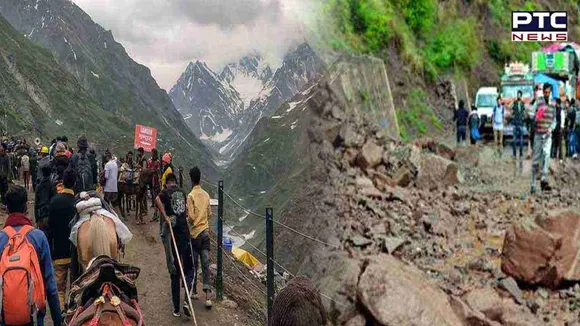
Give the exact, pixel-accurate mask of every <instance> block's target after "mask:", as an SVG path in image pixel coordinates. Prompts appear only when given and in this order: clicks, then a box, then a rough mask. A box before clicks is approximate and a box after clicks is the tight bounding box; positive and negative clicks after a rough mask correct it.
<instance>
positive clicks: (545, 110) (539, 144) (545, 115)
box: [531, 84, 556, 194]
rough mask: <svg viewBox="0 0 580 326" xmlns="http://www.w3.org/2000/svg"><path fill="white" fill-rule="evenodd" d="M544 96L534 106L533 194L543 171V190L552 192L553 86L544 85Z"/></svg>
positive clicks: (541, 184)
mask: <svg viewBox="0 0 580 326" xmlns="http://www.w3.org/2000/svg"><path fill="white" fill-rule="evenodd" d="M543 91H544V96H542V97H540V98H538V99H536V102H535V104H534V112H535V114H534V117H535V135H534V149H533V154H532V184H531V193H532V194H533V193H535V192H536V178H537V177H538V173H539V172H540V169H541V182H540V187H541V190H542V191H544V190H550V186H549V184H548V172H549V171H550V154H551V153H550V152H551V150H552V132H553V131H554V129H556V106H555V103H554V102H553V101H552V100H551V98H550V96H551V92H552V86H551V85H550V84H544V88H543Z"/></svg>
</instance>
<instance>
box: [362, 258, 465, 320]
mask: <svg viewBox="0 0 580 326" xmlns="http://www.w3.org/2000/svg"><path fill="white" fill-rule="evenodd" d="M357 298H358V299H359V301H360V304H361V305H363V306H364V307H365V308H366V309H365V310H366V311H368V312H369V314H371V315H372V316H373V317H374V319H375V320H376V322H377V323H378V324H379V325H416V326H421V325H425V326H427V325H457V326H459V325H462V322H461V320H460V319H459V318H458V317H457V316H456V315H455V313H454V311H453V309H452V308H451V305H450V303H449V301H448V299H447V295H446V294H445V293H443V292H442V291H441V290H440V289H438V288H437V286H436V285H434V284H433V283H432V282H431V281H429V280H428V278H427V276H426V275H425V274H423V273H422V272H421V271H419V270H417V269H416V268H413V267H411V266H408V265H406V264H404V263H403V262H401V261H400V260H398V259H396V258H394V257H392V256H390V255H386V254H380V255H378V256H376V257H374V258H372V259H369V261H368V265H367V267H366V269H364V271H363V273H362V274H361V276H360V281H359V283H358V290H357Z"/></svg>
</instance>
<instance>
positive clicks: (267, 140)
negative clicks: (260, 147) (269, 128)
mask: <svg viewBox="0 0 580 326" xmlns="http://www.w3.org/2000/svg"><path fill="white" fill-rule="evenodd" d="M269 141H270V138H267V139H266V140H264V141H263V142H262V143H263V144H265V143H267V142H269Z"/></svg>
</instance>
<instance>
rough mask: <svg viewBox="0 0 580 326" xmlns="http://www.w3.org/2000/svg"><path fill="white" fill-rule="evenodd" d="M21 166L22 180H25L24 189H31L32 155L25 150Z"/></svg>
mask: <svg viewBox="0 0 580 326" xmlns="http://www.w3.org/2000/svg"><path fill="white" fill-rule="evenodd" d="M20 167H21V169H22V180H24V189H26V191H30V188H31V187H30V156H28V152H24V154H23V155H22V157H21V158H20Z"/></svg>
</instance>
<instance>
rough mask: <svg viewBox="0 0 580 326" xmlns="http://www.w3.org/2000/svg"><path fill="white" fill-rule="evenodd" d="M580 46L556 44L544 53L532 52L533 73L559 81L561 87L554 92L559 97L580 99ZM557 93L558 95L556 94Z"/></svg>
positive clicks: (544, 50)
mask: <svg viewBox="0 0 580 326" xmlns="http://www.w3.org/2000/svg"><path fill="white" fill-rule="evenodd" d="M579 56H580V46H578V45H577V44H575V43H555V44H552V45H550V46H548V47H547V48H544V49H543V50H542V51H535V52H532V72H533V73H534V74H536V75H538V74H544V75H546V76H548V77H550V78H553V79H555V80H557V81H558V82H559V84H560V87H559V88H558V89H557V90H554V89H553V90H552V92H554V93H555V95H556V96H554V97H557V96H558V95H559V97H560V98H563V97H567V98H569V99H573V98H575V99H579V98H580V80H579V79H578V78H579V70H580V62H579ZM556 92H557V93H556Z"/></svg>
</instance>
